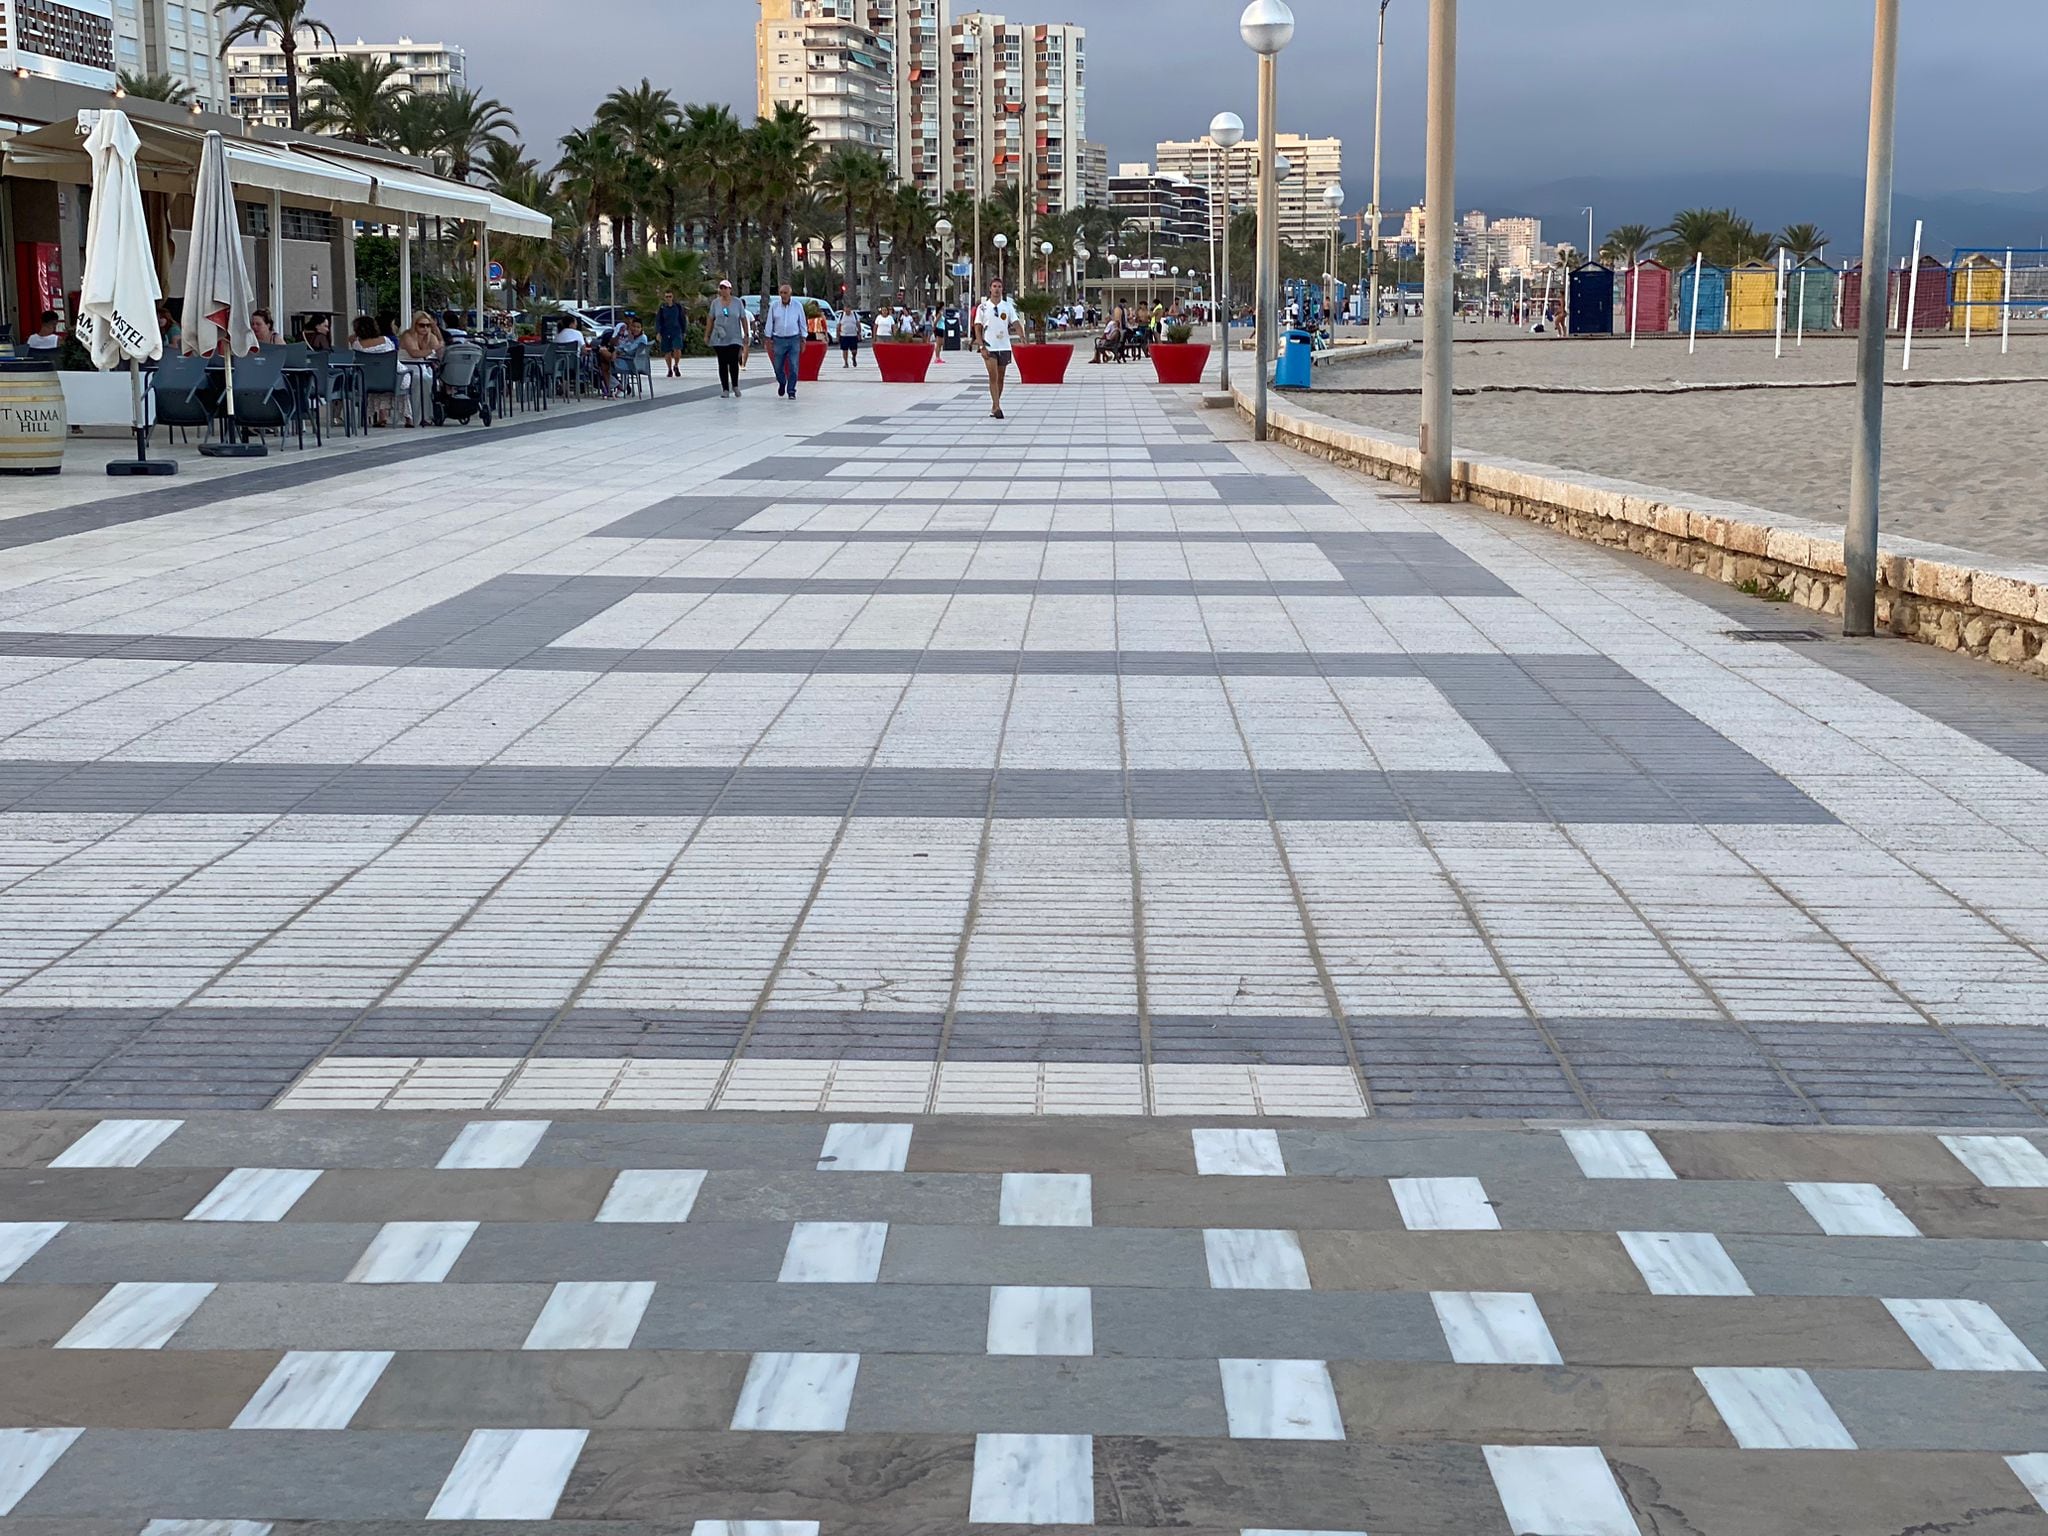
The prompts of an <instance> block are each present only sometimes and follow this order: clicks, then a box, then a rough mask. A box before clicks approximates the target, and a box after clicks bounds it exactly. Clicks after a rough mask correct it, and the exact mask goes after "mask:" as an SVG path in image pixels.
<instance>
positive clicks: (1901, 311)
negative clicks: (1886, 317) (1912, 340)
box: [1890, 256, 1949, 331]
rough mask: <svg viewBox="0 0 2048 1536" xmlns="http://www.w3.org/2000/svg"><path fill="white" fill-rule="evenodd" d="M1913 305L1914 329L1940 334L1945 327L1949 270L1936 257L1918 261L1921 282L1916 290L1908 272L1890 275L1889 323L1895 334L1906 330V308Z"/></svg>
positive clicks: (1923, 257) (1922, 258) (1927, 257)
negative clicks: (1938, 332)
mask: <svg viewBox="0 0 2048 1536" xmlns="http://www.w3.org/2000/svg"><path fill="white" fill-rule="evenodd" d="M1908 304H1911V305H1912V306H1913V329H1914V330H1916V331H1939V330H1943V329H1946V328H1947V326H1948V311H1949V302H1948V267H1947V266H1946V265H1944V264H1943V262H1942V261H1941V259H1940V258H1939V257H1935V256H1922V257H1921V258H1920V283H1919V287H1918V289H1917V290H1916V289H1915V288H1914V286H1913V283H1912V274H1911V273H1909V272H1894V273H1892V281H1891V309H1890V314H1891V324H1892V329H1893V330H1895V331H1903V330H1904V329H1905V328H1906V306H1907V305H1908Z"/></svg>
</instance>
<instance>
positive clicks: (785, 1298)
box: [633, 1233, 988, 1355]
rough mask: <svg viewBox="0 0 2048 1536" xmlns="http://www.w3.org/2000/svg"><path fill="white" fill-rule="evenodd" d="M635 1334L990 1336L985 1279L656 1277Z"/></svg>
mask: <svg viewBox="0 0 2048 1536" xmlns="http://www.w3.org/2000/svg"><path fill="white" fill-rule="evenodd" d="M891 1237H892V1240H893V1237H894V1234H893V1233H892V1234H891ZM633 1342H634V1345H635V1346H636V1347H637V1348H640V1349H710V1350H767V1351H789V1352H798V1353H803V1352H815V1351H825V1352H832V1353H837V1352H848V1351H850V1352H856V1353H859V1354H862V1355H869V1354H908V1353H936V1354H947V1355H966V1354H978V1353H980V1352H981V1351H982V1350H983V1349H984V1348H985V1347H986V1346H987V1343H988V1287H987V1286H986V1285H776V1284H771V1285H727V1284H719V1283H703V1284H695V1285H688V1286H664V1285H656V1287H655V1290H654V1298H653V1300H651V1301H650V1302H649V1303H648V1304H647V1311H646V1313H645V1314H644V1315H643V1316H642V1317H641V1319H640V1331H639V1332H638V1333H637V1334H635V1335H634V1338H633Z"/></svg>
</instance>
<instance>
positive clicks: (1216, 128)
mask: <svg viewBox="0 0 2048 1536" xmlns="http://www.w3.org/2000/svg"><path fill="white" fill-rule="evenodd" d="M1209 142H1210V143H1212V144H1214V145H1215V146H1216V147H1217V148H1218V149H1220V150H1222V151H1223V281H1222V283H1221V284H1220V285H1219V286H1218V288H1217V291H1216V301H1217V302H1218V303H1220V304H1221V305H1222V307H1223V338H1222V342H1221V345H1222V348H1223V362H1222V369H1223V372H1222V376H1221V381H1220V383H1219V384H1218V386H1217V387H1218V388H1220V389H1221V390H1222V391H1223V393H1224V394H1226V395H1227V394H1229V393H1230V152H1231V151H1232V150H1233V149H1235V148H1237V146H1238V145H1240V144H1242V143H1243V142H1244V119H1243V118H1241V117H1239V116H1238V115H1237V114H1236V113H1235V112H1218V113H1217V114H1216V115H1215V116H1214V117H1212V118H1210V119H1209Z"/></svg>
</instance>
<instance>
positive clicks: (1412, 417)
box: [1311, 327, 2048, 563]
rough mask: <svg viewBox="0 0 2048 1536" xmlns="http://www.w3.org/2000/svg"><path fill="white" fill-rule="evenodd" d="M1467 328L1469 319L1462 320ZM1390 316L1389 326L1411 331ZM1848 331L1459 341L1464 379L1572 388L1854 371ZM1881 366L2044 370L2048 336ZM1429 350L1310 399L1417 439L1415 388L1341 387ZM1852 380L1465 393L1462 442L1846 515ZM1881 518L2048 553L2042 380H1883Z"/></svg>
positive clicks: (1344, 372)
mask: <svg viewBox="0 0 2048 1536" xmlns="http://www.w3.org/2000/svg"><path fill="white" fill-rule="evenodd" d="M1465 329H1466V328H1464V327H1461V332H1462V331H1464V330H1465ZM1412 330H1413V328H1412V327H1409V328H1407V329H1406V330H1403V329H1399V328H1388V327H1383V328H1382V331H1383V334H1390V335H1395V336H1399V335H1403V334H1412ZM1855 350H1856V349H1855V343H1854V342H1853V341H1850V340H1846V339H1841V338H1834V337H1830V338H1828V339H1825V340H1822V339H1810V340H1808V341H1807V343H1806V345H1805V346H1804V347H1803V348H1795V347H1793V346H1792V345H1791V343H1790V342H1789V341H1788V343H1787V346H1786V354H1785V357H1784V358H1783V359H1782V360H1779V359H1777V358H1775V357H1773V355H1772V351H1773V348H1772V343H1771V340H1770V338H1768V337H1765V338H1762V339H1761V340H1758V339H1752V338H1740V339H1737V338H1730V339H1712V340H1710V339H1709V338H1706V337H1702V338H1701V340H1700V348H1699V351H1698V353H1697V354H1696V355H1691V356H1688V355H1687V351H1686V343H1685V340H1684V338H1683V337H1680V338H1678V339H1677V340H1675V341H1674V340H1667V339H1658V340H1655V341H1652V340H1649V339H1647V338H1646V339H1644V340H1643V341H1642V343H1641V344H1640V345H1639V346H1637V347H1636V348H1634V349H1633V350H1631V349H1630V347H1629V344H1628V341H1627V339H1626V338H1620V339H1616V340H1612V341H1608V340H1600V341H1564V340H1557V339H1552V338H1545V337H1533V338H1529V339H1526V340H1523V339H1507V338H1501V339H1489V340H1469V341H1460V343H1459V344H1458V346H1457V349H1456V361H1455V370H1456V382H1457V385H1458V387H1459V388H1466V387H1471V386H1480V385H1518V384H1541V385H1575V386H1592V387H1614V386H1632V387H1644V388H1653V387H1656V386H1658V385H1665V384H1672V383H1706V382H1717V383H1721V382H1731V381H1742V382H1749V381H1773V382H1775V381H1789V380H1843V381H1846V380H1848V379H1849V378H1850V376H1851V374H1852V373H1853V371H1854V367H1855ZM1886 375H1887V377H1888V378H1892V379H1899V378H1913V379H1923V378H1927V379H1940V378H2019V377H2035V378H2039V377H2048V336H2043V335H2031V334H2030V335H2016V336H2014V337H2013V341H2012V352H2011V355H2009V356H2003V357H2001V356H2000V355H1999V347H1998V338H1997V337H1996V336H1992V337H1989V338H1982V337H1980V338H1978V339H1977V341H1976V343H1975V345H1973V346H1970V347H1965V346H1964V345H1963V342H1962V338H1961V337H1960V336H1949V335H1946V334H1943V335H1939V336H1933V337H1926V336H1923V337H1916V338H1915V340H1914V343H1913V368H1912V372H1911V373H1910V374H1906V373H1904V372H1903V370H1902V344H1901V343H1900V342H1898V341H1896V340H1894V341H1893V343H1892V345H1891V348H1890V351H1889V356H1888V366H1887V369H1886ZM1421 382H1422V365H1421V359H1420V357H1419V355H1414V354H1411V355H1410V356H1407V357H1403V358H1397V359H1388V360H1381V361H1376V362H1358V363H1333V364H1330V365H1328V366H1327V367H1326V368H1325V369H1322V370H1319V371H1318V372H1317V375H1316V389H1315V391H1314V394H1313V397H1312V401H1311V403H1312V404H1313V405H1314V407H1315V408H1316V409H1317V410H1319V411H1322V412H1323V413H1324V414H1326V415H1330V416H1335V417H1339V418H1341V419H1343V420H1347V421H1355V422H1358V423H1360V424H1361V425H1365V426H1371V427H1381V428H1387V429H1391V430H1394V431H1398V432H1403V433H1407V434H1409V435H1411V436H1412V435H1413V434H1414V433H1415V431H1416V428H1417V423H1418V415H1419V412H1420V401H1419V398H1418V397H1417V396H1416V395H1412V394H1409V395H1365V394H1346V393H1343V392H1342V391H1344V390H1346V389H1359V388H1371V389H1418V388H1419V387H1420V385H1421ZM1855 408H1856V407H1855V394H1854V391H1853V390H1850V389H1846V388H1844V389H1824V390H1822V389H1815V390H1754V391H1736V392H1714V393H1706V394H1688V395H1540V394H1479V395H1474V396H1459V397H1458V399H1457V401H1456V404H1455V407H1454V420H1455V429H1456V430H1455V436H1456V441H1457V444H1458V447H1459V448H1460V449H1465V450H1470V451H1474V452H1480V453H1495V454H1501V455H1505V456H1509V457H1513V458H1519V459H1528V460H1532V461H1534V462H1537V463H1542V464H1553V465H1556V466H1558V467H1560V468H1564V469H1576V470H1582V471H1585V472H1588V473H1592V474H1600V475H1608V476H1614V477H1617V478H1620V479H1625V480H1635V481H1640V482H1642V483H1643V484H1646V485H1651V486H1659V487H1663V488H1666V489H1670V490H1678V491H1692V492H1695V493H1698V494H1701V495H1707V496H1715V497H1723V498H1727V499H1730V500H1734V501H1741V502H1747V503H1749V504H1750V505H1752V506H1756V507H1760V508H1763V509H1765V510H1766V511H1775V512H1780V513H1785V514H1790V515H1793V516H1799V517H1810V518H1815V519H1819V520H1823V521H1828V522H1834V523H1841V522H1843V521H1844V520H1845V517H1846V511H1847V505H1848V497H1849V458H1850V452H1851V448H1852V444H1853V435H1854V429H1855ZM1880 518H1881V526H1882V528H1883V529H1884V530H1885V531H1886V532H1889V533H1893V534H1898V535H1902V536H1905V537H1910V538H1917V539H1926V540H1930V541H1932V542H1934V543H1938V544H1948V545H1953V546H1955V547H1957V548H1961V549H1966V550H1974V551H1978V552H1981V553H1983V554H1986V555H1989V556H1993V557H1999V558H2002V559H2003V560H2005V561H2007V562H2008V563H2009V562H2012V561H2016V560H2017V561H2028V562H2039V561H2048V383H2043V384H1986V385H1981V386H1972V385H1958V386H1954V387H1949V388H1934V389H1887V390H1886V391H1885V454H1884V478H1883V497H1882V506H1881V511H1880Z"/></svg>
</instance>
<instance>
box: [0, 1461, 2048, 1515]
mask: <svg viewBox="0 0 2048 1536" xmlns="http://www.w3.org/2000/svg"><path fill="white" fill-rule="evenodd" d="M2005 1464H2006V1465H2007V1466H2008V1467H2010V1468H2012V1475H2013V1476H2014V1477H2016V1478H2018V1479H2019V1480H2020V1482H2021V1483H2022V1484H2024V1485H2025V1487H2026V1490H2027V1492H2029V1493H2031V1494H2032V1495H2033V1496H2034V1502H2035V1503H2036V1504H2038V1505H2040V1506H2041V1508H2042V1510H2043V1511H2044V1512H2048V1451H2029V1452H2028V1453H2027V1454H2026V1455H2024V1456H2008V1457H2006V1458H2005ZM6 1513H7V1510H6V1507H5V1506H4V1505H0V1515H4V1514H6Z"/></svg>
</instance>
